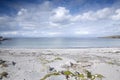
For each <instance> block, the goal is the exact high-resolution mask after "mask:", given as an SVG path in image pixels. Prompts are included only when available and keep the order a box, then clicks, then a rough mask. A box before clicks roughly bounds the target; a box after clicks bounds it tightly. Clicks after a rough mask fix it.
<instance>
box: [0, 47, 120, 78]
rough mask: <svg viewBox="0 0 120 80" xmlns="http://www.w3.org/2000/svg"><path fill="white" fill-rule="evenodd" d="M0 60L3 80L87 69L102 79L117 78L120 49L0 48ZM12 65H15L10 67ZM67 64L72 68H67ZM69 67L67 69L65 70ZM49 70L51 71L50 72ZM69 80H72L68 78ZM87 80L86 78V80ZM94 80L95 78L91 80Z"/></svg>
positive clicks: (119, 67) (60, 76)
mask: <svg viewBox="0 0 120 80" xmlns="http://www.w3.org/2000/svg"><path fill="white" fill-rule="evenodd" d="M0 60H4V61H6V63H5V64H7V65H8V66H7V67H2V65H0V66H1V68H0V73H1V72H3V71H5V72H8V76H7V77H6V78H5V77H3V80H32V79H33V78H34V80H42V78H43V77H44V76H45V75H46V74H48V73H52V72H54V70H56V71H65V70H68V69H69V71H71V72H73V73H74V72H75V71H79V72H80V73H84V71H83V70H89V71H90V72H91V73H92V74H101V75H103V76H104V78H103V79H102V80H113V77H114V79H115V80H119V79H120V75H119V74H120V48H119V47H118V48H117V47H116V48H67V49H66V48H65V49H20V48H0ZM12 62H15V63H16V64H15V65H12ZM71 63H72V65H73V66H71ZM68 67H69V68H68ZM50 68H53V69H54V70H53V71H52V70H51V71H50ZM58 79H59V80H63V79H64V80H66V77H65V76H64V75H59V76H50V77H48V78H47V79H45V80H58ZM69 80H75V79H74V77H70V78H69ZM87 80H89V79H87ZM95 80H97V79H95Z"/></svg>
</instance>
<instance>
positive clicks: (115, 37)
mask: <svg viewBox="0 0 120 80" xmlns="http://www.w3.org/2000/svg"><path fill="white" fill-rule="evenodd" d="M102 38H113V39H120V35H112V36H105V37H102Z"/></svg>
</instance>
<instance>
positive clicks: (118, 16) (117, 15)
mask: <svg viewBox="0 0 120 80" xmlns="http://www.w3.org/2000/svg"><path fill="white" fill-rule="evenodd" d="M112 19H113V20H120V9H117V10H116V11H115V14H114V15H113V16H112Z"/></svg>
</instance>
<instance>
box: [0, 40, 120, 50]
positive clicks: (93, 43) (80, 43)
mask: <svg viewBox="0 0 120 80" xmlns="http://www.w3.org/2000/svg"><path fill="white" fill-rule="evenodd" d="M89 47H120V39H107V38H12V39H11V40H5V41H1V42H0V48H89Z"/></svg>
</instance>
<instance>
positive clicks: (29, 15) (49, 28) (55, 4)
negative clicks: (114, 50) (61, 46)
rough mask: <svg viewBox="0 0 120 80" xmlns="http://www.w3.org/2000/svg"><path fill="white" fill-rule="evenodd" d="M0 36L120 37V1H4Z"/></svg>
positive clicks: (0, 18) (0, 13)
mask: <svg viewBox="0 0 120 80" xmlns="http://www.w3.org/2000/svg"><path fill="white" fill-rule="evenodd" d="M0 35H2V36H6V37H99V36H108V35H120V0H0Z"/></svg>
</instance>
